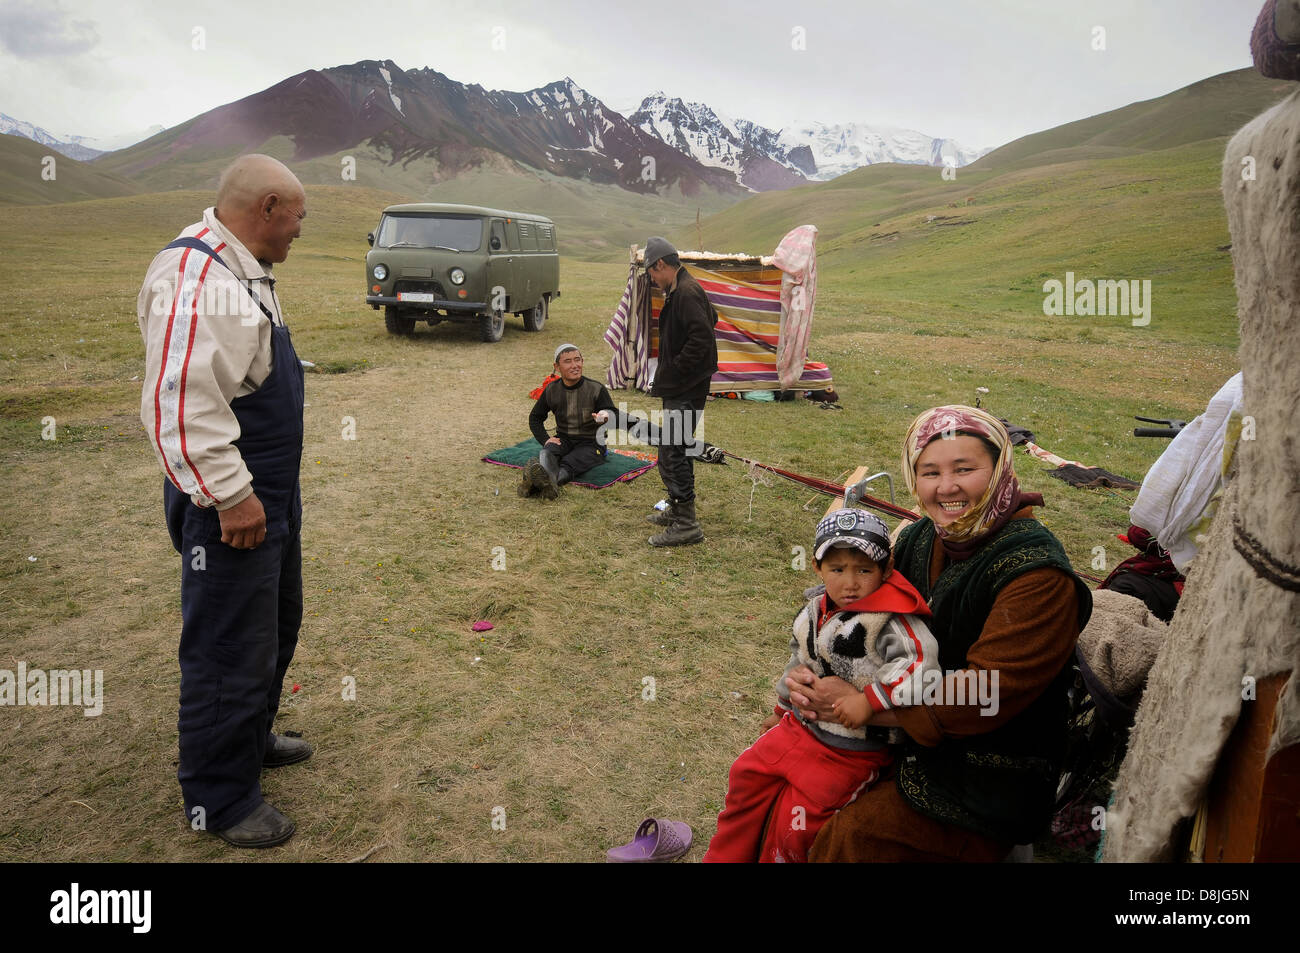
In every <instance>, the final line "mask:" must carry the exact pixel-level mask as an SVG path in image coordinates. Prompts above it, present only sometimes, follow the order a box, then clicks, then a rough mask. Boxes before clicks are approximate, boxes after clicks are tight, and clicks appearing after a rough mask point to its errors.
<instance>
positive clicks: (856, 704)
mask: <svg viewBox="0 0 1300 953" xmlns="http://www.w3.org/2000/svg"><path fill="white" fill-rule="evenodd" d="M831 710H832V711H833V712H834V713H835V720H836V721H838V722H839V723H840V724H841V725H843V726H844V727H845V728H861V727H862V726H863V725H865V724H866V723H867V722H868V721H870V720H871V703H870V702H868V701H867V696H866V695H864V694H862V692H854V693H853V694H852V695H845V696H844V697H843V698H841V699H838V700H837V701H836V702H835V703H834V704H832V705H831Z"/></svg>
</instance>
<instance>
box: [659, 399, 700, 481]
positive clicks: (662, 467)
mask: <svg viewBox="0 0 1300 953" xmlns="http://www.w3.org/2000/svg"><path fill="white" fill-rule="evenodd" d="M708 399H709V395H708V394H707V393H706V394H704V395H703V396H702V397H687V398H681V397H665V398H664V399H663V400H664V419H663V424H662V425H661V426H660V428H659V476H660V478H662V479H663V481H664V488H665V489H666V490H667V491H668V497H669V499H671V500H673V501H674V502H677V503H693V502H695V457H696V456H698V453H699V450H701V449H703V446H704V445H703V444H702V443H700V444H696V442H695V428H696V427H698V426H699V425H700V417H701V416H703V414H704V405H705V404H706V403H707V402H708Z"/></svg>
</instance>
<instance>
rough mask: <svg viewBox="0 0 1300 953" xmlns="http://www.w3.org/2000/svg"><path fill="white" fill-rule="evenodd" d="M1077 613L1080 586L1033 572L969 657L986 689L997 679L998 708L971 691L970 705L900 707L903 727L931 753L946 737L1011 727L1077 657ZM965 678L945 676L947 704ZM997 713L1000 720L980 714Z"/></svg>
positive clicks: (1006, 598) (998, 608)
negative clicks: (958, 683) (981, 702)
mask: <svg viewBox="0 0 1300 953" xmlns="http://www.w3.org/2000/svg"><path fill="white" fill-rule="evenodd" d="M1078 608H1079V594H1078V592H1077V591H1076V590H1075V588H1074V583H1073V581H1071V579H1070V578H1069V577H1068V576H1067V575H1066V574H1065V573H1063V572H1061V571H1060V570H1059V569H1035V570H1031V571H1030V572H1027V573H1025V574H1024V575H1022V576H1019V577H1017V578H1016V579H1014V580H1012V581H1011V582H1009V583H1007V584H1006V586H1004V587H1003V588H1002V591H1001V592H999V593H998V597H997V599H996V600H995V601H994V603H993V608H992V610H991V611H990V612H989V617H988V619H987V620H986V621H985V623H984V631H982V632H981V633H980V636H979V638H978V639H976V640H975V644H974V645H972V646H971V647H970V651H968V652H967V653H966V663H967V670H974V671H976V672H980V671H985V672H988V673H989V675H987V676H984V677H985V678H986V679H987V682H986V685H987V686H988V688H991V687H992V685H993V682H992V679H993V675H994V673H996V677H997V686H996V692H995V693H992V697H993V699H994V701H993V702H992V703H990V704H989V705H988V706H987V708H986V707H985V706H984V705H981V704H980V701H979V699H978V697H975V698H972V697H971V694H972V693H971V692H969V691H966V692H965V694H966V697H967V698H968V699H969V702H968V704H965V705H911V706H908V707H905V708H896V709H894V711H895V713H896V714H897V717H898V723H899V725H900V726H901V727H902V728H903V730H904V731H906V732H907V733H908V734H909V735H910V736H911V737H912V738H913V739H914V740H915V741H917V742H918V743H920V744H923V745H926V746H927V747H933V746H934V745H937V744H938V743H939V742H940V741H941V740H943V738H944V736H953V737H963V736H968V735H979V734H983V733H984V732H987V731H992V730H993V729H994V728H997V727H999V726H1001V725H1004V724H1006V723H1007V722H1008V721H1010V720H1011V719H1012V718H1014V717H1015V716H1016V715H1018V714H1020V712H1022V711H1024V710H1025V708H1027V707H1028V706H1029V704H1030V703H1031V702H1032V701H1033V700H1034V699H1035V698H1037V697H1038V696H1039V695H1041V694H1042V693H1043V691H1044V690H1045V689H1046V688H1047V686H1048V685H1049V684H1051V681H1052V679H1053V678H1055V677H1056V675H1057V673H1059V672H1060V671H1061V668H1062V667H1063V666H1064V665H1065V663H1066V660H1067V659H1068V658H1069V657H1070V653H1071V652H1073V651H1074V643H1075V641H1076V640H1077V639H1078V637H1079V623H1078V617H1079V616H1078ZM962 677H963V676H961V674H960V672H958V673H950V674H948V675H946V676H945V677H944V696H943V697H944V700H950V699H953V698H955V697H957V695H956V691H957V687H958V686H957V684H956V682H957V680H958V679H959V678H962ZM966 684H967V685H969V684H971V683H970V682H966ZM988 688H986V695H985V697H986V698H988V697H989V696H988ZM963 690H965V689H964V686H963ZM995 708H996V714H981V711H984V710H989V711H992V710H994V709H995Z"/></svg>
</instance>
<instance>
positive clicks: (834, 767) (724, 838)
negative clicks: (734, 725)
mask: <svg viewBox="0 0 1300 953" xmlns="http://www.w3.org/2000/svg"><path fill="white" fill-rule="evenodd" d="M890 760H891V756H890V754H889V752H888V751H887V750H879V751H843V750H841V749H839V748H831V747H829V746H827V745H825V744H823V743H822V742H820V741H818V740H817V739H816V737H814V736H813V733H812V732H811V731H809V730H808V729H807V728H805V727H804V726H803V725H801V724H800V723H799V720H798V719H797V718H795V716H794V715H792V714H789V713H787V714H786V715H785V716H784V717H783V718H782V719H781V721H780V722H778V723H777V725H776V726H775V727H774V728H771V729H769V730H768V731H767V732H765V733H764V734H763V736H762V737H761V738H759V739H758V740H757V741H755V742H754V743H753V744H752V745H750V746H749V747H748V748H746V749H745V750H744V751H742V752H741V754H740V757H739V758H737V759H736V762H735V764H733V765H732V766H731V774H730V776H729V778H728V781H727V801H726V804H725V805H724V806H723V808H722V813H721V814H719V815H718V832H717V833H716V834H714V835H713V840H711V841H710V842H709V849H708V850H707V851H706V852H705V854H704V858H703V861H704V863H753V862H754V861H758V862H760V863H772V862H795V863H802V862H804V861H806V860H807V859H808V848H809V847H811V846H812V842H813V840H814V839H815V838H816V837H817V831H818V830H819V829H820V828H821V826H822V825H823V824H825V823H826V822H827V821H828V820H829V819H830V818H831V817H832V816H833V815H834V814H835V812H836V811H838V810H839V809H840V808H842V807H844V806H845V805H847V804H849V803H851V802H852V801H853V799H854V798H856V797H857V796H858V795H859V794H860V793H861V792H862V791H863V790H865V789H866V787H867V785H869V784H871V782H872V781H874V780H876V778H878V777H880V772H881V770H882V769H883V768H885V767H887V766H888V765H889V762H890ZM769 818H770V820H769ZM765 824H766V833H765V832H764V825H765Z"/></svg>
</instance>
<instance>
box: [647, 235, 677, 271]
mask: <svg viewBox="0 0 1300 953" xmlns="http://www.w3.org/2000/svg"><path fill="white" fill-rule="evenodd" d="M676 254H677V249H676V248H674V247H673V246H672V245H670V244H668V239H666V238H660V237H659V236H658V235H655V236H654V237H653V238H650V239H649V240H647V241H646V243H645V267H647V268H649V267H650V266H651V265H653V264H654V263H655V262H657V261H658V260H659V259H660V258H663V257H664V255H676Z"/></svg>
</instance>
